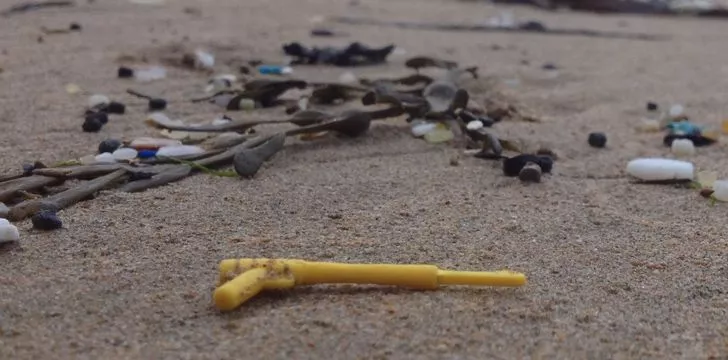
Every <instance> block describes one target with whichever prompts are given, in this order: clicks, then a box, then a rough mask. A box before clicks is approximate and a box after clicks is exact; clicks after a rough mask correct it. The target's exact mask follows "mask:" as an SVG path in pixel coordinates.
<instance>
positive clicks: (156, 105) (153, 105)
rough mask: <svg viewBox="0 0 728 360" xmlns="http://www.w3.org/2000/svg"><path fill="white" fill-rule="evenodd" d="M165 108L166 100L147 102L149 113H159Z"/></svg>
mask: <svg viewBox="0 0 728 360" xmlns="http://www.w3.org/2000/svg"><path fill="white" fill-rule="evenodd" d="M166 108H167V100H164V99H162V98H154V99H150V100H149V110H150V111H160V110H164V109H166Z"/></svg>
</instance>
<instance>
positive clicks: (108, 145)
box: [99, 139, 123, 154]
mask: <svg viewBox="0 0 728 360" xmlns="http://www.w3.org/2000/svg"><path fill="white" fill-rule="evenodd" d="M121 145H123V144H122V143H121V141H120V140H116V139H106V140H104V141H102V142H101V143H100V144H99V154H103V153H105V152H108V153H112V152H114V151H116V150H117V149H118V148H120V147H121Z"/></svg>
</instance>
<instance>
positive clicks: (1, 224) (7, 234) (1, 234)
mask: <svg viewBox="0 0 728 360" xmlns="http://www.w3.org/2000/svg"><path fill="white" fill-rule="evenodd" d="M19 240H20V232H18V228H17V227H15V225H12V224H10V222H9V221H7V220H5V219H0V244H3V243H11V242H16V241H19Z"/></svg>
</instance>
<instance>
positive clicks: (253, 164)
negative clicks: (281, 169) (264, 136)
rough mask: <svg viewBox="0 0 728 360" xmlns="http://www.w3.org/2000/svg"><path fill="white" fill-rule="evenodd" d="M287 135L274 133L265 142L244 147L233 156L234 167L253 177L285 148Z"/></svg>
mask: <svg viewBox="0 0 728 360" xmlns="http://www.w3.org/2000/svg"><path fill="white" fill-rule="evenodd" d="M285 142H286V136H285V135H283V134H278V135H274V136H272V137H271V138H269V139H268V140H266V141H265V142H264V143H262V144H260V145H258V146H256V147H254V148H250V149H243V150H242V151H240V152H238V153H237V154H235V156H234V157H233V168H234V169H235V172H236V173H237V174H238V175H240V176H242V177H246V178H251V177H253V176H255V174H256V173H258V170H260V167H261V166H263V163H265V162H266V161H268V159H270V158H271V157H273V155H275V154H276V153H278V152H279V151H280V150H281V149H283V145H285Z"/></svg>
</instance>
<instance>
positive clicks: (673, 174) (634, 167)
mask: <svg viewBox="0 0 728 360" xmlns="http://www.w3.org/2000/svg"><path fill="white" fill-rule="evenodd" d="M627 174H629V175H630V176H633V177H635V178H638V179H640V180H643V181H666V180H693V178H694V176H695V166H693V164H692V163H690V162H687V161H681V160H673V159H665V158H639V159H635V160H632V161H630V162H629V163H628V164H627Z"/></svg>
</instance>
